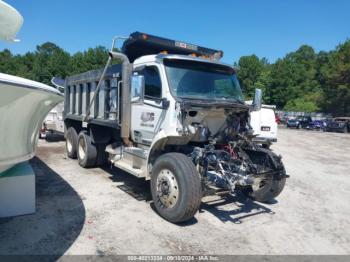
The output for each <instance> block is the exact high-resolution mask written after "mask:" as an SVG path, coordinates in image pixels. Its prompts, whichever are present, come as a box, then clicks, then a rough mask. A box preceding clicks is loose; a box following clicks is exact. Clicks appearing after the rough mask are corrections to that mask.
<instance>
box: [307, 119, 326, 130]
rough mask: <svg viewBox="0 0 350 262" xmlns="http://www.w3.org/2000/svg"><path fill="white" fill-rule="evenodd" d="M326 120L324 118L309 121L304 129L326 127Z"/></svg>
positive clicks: (321, 128) (322, 128)
mask: <svg viewBox="0 0 350 262" xmlns="http://www.w3.org/2000/svg"><path fill="white" fill-rule="evenodd" d="M326 125H327V124H326V121H325V120H314V121H312V122H310V123H309V124H308V125H307V126H306V129H309V130H324V128H325V127H326Z"/></svg>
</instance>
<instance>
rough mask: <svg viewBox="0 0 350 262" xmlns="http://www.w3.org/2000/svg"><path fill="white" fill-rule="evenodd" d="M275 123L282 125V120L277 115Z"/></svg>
mask: <svg viewBox="0 0 350 262" xmlns="http://www.w3.org/2000/svg"><path fill="white" fill-rule="evenodd" d="M275 121H276V123H277V125H280V124H281V123H282V121H281V118H280V117H279V116H278V115H277V114H275Z"/></svg>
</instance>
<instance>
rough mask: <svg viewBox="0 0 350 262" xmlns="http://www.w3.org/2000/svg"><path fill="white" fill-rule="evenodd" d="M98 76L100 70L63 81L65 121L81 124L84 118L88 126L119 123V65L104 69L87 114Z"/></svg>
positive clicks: (100, 73)
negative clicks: (74, 121) (88, 122)
mask: <svg viewBox="0 0 350 262" xmlns="http://www.w3.org/2000/svg"><path fill="white" fill-rule="evenodd" d="M102 72H103V69H98V70H92V71H88V72H85V73H82V74H78V75H74V76H70V77H67V78H66V81H65V101H64V107H65V109H64V115H65V118H66V119H67V118H68V119H73V120H79V121H82V120H83V119H84V118H85V117H87V119H89V120H90V122H98V123H99V124H104V125H113V126H117V122H118V120H119V119H120V118H119V117H120V116H119V112H120V94H121V90H119V88H118V83H119V81H121V80H122V78H121V65H119V64H118V65H112V66H110V67H109V68H108V70H107V72H106V74H105V76H104V78H103V81H102V84H101V87H100V91H99V92H98V94H97V96H96V100H95V101H93V102H92V106H91V109H90V112H88V107H89V105H90V101H92V97H93V96H94V93H95V90H96V87H97V84H98V82H99V80H100V78H101V75H102ZM116 120H117V121H116Z"/></svg>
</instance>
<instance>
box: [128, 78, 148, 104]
mask: <svg viewBox="0 0 350 262" xmlns="http://www.w3.org/2000/svg"><path fill="white" fill-rule="evenodd" d="M144 94H145V78H144V76H142V75H133V76H132V77H131V91H130V95H131V103H140V104H142V103H143V97H144Z"/></svg>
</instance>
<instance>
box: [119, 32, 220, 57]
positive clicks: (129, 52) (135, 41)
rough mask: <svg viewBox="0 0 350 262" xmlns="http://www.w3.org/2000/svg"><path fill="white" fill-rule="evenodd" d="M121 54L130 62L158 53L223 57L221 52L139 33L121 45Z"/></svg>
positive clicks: (131, 35)
mask: <svg viewBox="0 0 350 262" xmlns="http://www.w3.org/2000/svg"><path fill="white" fill-rule="evenodd" d="M122 52H123V53H124V54H125V55H126V56H127V57H128V58H129V60H130V62H133V61H134V60H135V59H137V58H138V57H141V56H144V55H154V54H159V53H164V54H177V55H192V56H197V57H202V58H208V59H216V60H219V59H220V58H222V56H223V52H222V51H221V50H214V49H210V48H206V47H202V46H197V45H193V44H188V43H185V42H181V41H175V40H170V39H166V38H163V37H158V36H154V35H149V34H145V33H140V32H134V33H132V34H130V36H129V38H128V39H127V40H126V41H125V42H124V44H123V47H122Z"/></svg>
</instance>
